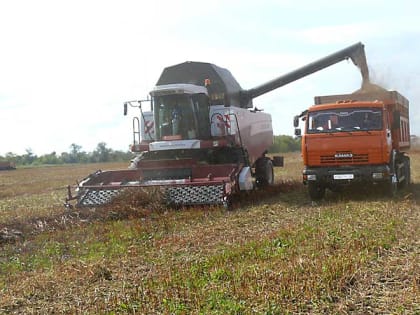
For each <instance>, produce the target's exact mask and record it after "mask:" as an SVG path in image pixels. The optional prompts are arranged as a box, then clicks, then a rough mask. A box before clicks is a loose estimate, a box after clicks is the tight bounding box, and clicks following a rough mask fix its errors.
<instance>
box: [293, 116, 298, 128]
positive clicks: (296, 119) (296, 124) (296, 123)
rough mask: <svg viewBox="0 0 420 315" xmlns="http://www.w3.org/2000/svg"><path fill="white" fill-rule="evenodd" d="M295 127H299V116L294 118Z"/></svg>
mask: <svg viewBox="0 0 420 315" xmlns="http://www.w3.org/2000/svg"><path fill="white" fill-rule="evenodd" d="M293 127H295V128H296V127H299V116H295V117H293Z"/></svg>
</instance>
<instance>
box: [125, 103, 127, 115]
mask: <svg viewBox="0 0 420 315" xmlns="http://www.w3.org/2000/svg"><path fill="white" fill-rule="evenodd" d="M124 116H127V103H124Z"/></svg>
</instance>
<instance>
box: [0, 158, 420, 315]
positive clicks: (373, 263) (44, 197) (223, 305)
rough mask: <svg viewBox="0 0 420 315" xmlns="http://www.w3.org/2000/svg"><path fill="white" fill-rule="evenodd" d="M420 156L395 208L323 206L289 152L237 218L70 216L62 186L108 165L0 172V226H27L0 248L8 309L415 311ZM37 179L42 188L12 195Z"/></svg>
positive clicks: (137, 207) (351, 198) (214, 214)
mask: <svg viewBox="0 0 420 315" xmlns="http://www.w3.org/2000/svg"><path fill="white" fill-rule="evenodd" d="M412 159H413V160H412V169H413V176H412V178H413V181H414V184H413V185H412V187H411V191H406V192H402V193H401V194H399V196H398V198H397V199H396V200H390V199H386V198H383V197H382V196H381V195H380V194H378V193H376V192H371V193H370V194H369V195H366V194H365V193H364V192H359V195H355V192H354V191H353V192H348V193H345V194H342V195H335V194H329V195H328V196H327V200H326V201H324V202H322V203H319V204H317V205H315V204H312V203H311V202H309V199H308V197H307V195H306V191H305V190H304V188H303V187H302V185H301V184H300V183H299V181H300V169H301V162H300V160H299V156H298V155H296V154H290V155H286V159H285V163H286V166H285V168H284V169H278V170H276V175H277V178H278V179H279V178H281V180H278V181H277V185H276V186H275V187H272V188H271V189H270V190H269V191H257V192H252V193H249V194H243V195H241V196H240V197H238V198H236V200H235V202H234V209H233V210H231V211H227V210H225V209H223V208H219V207H200V208H186V209H180V210H174V209H167V208H165V207H163V206H159V205H158V204H157V203H155V202H150V200H146V201H147V202H142V203H139V202H138V198H134V199H132V201H131V202H126V203H124V202H119V203H116V204H114V205H112V206H110V207H107V208H97V209H92V210H83V211H72V212H70V211H68V210H64V209H63V208H62V206H61V202H59V201H58V198H59V197H60V198H61V199H63V198H64V196H65V190H64V189H63V188H64V186H65V185H66V184H68V183H71V182H74V181H75V179H77V178H78V179H80V178H82V177H84V176H85V175H87V174H88V173H89V172H91V171H94V170H96V169H97V168H98V167H95V166H89V170H88V169H86V168H87V167H88V166H72V167H54V168H47V169H43V168H39V169H25V170H18V171H16V172H6V173H0V180H2V181H1V183H2V190H3V188H4V190H3V191H6V192H7V193H6V195H5V196H4V195H2V197H1V198H0V230H2V228H3V230H4V229H5V228H7V229H9V231H13V230H15V231H19V232H22V234H19V233H17V234H16V237H15V238H11V240H10V241H9V242H4V243H3V244H1V245H0V246H1V247H2V251H1V254H0V288H2V289H0V312H4V313H12V314H13V313H15V314H22V313H29V314H31V313H35V314H45V313H68V314H73V313H88V314H97V313H110V314H114V313H127V314H190V313H192V314H298V313H300V314H302V313H311V314H325V313H330V314H337V313H339V314H416V313H417V314H419V313H420V309H419V303H420V302H419V286H420V283H419V281H420V280H419V276H418V275H419V274H420V272H419V267H418V265H420V263H419V257H420V256H419V239H418V235H420V233H419V226H420V218H419V205H418V202H419V200H420V191H419V184H418V183H419V180H420V175H419V174H418V173H417V170H419V169H420V154H417V153H415V154H414V156H413V157H412ZM112 167H113V166H112ZM112 167H111V166H109V165H106V168H107V169H109V168H112ZM122 167H124V166H122ZM99 168H100V167H99ZM28 172H29V173H31V175H30V178H31V181H33V183H36V184H32V185H31V184H29V183H27V184H25V186H24V187H23V186H22V187H18V188H17V187H13V186H14V183H19V182H21V181H22V180H23V178H25V177H26V176H28V175H27V173H28ZM34 186H35V187H34ZM58 188H60V189H58ZM56 189H57V190H56ZM356 193H357V192H356ZM131 197H132V196H131ZM136 197H139V196H136ZM140 197H141V198H142V200H145V198H147V196H145V195H141V196H140ZM54 198H56V199H57V200H55V199H54ZM157 199H158V197H156V196H155V197H153V198H152V200H157Z"/></svg>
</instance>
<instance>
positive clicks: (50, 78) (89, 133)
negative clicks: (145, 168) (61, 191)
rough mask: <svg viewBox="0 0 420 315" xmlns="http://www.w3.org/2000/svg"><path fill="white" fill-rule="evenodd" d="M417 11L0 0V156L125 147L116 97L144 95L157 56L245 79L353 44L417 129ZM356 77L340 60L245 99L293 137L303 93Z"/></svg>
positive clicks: (303, 4) (355, 1)
mask: <svg viewBox="0 0 420 315" xmlns="http://www.w3.org/2000/svg"><path fill="white" fill-rule="evenodd" d="M419 11H420V3H419V2H418V1H414V0H413V1H411V0H401V1H398V2H397V1H383V0H380V1H379V0H378V1H377V0H370V1H366V0H352V1H339V0H337V1H329V0H328V1H326V0H318V1H312V0H308V1H299V0H293V1H292V0H291V1H289V0H283V1H282V0H278V1H274V0H269V1H264V0H263V1H247V0H241V1H236V0H233V1H221V0H220V1H219V0H213V1H207V2H203V1H193V0H191V1H190V0H179V1H163V0H154V1H130V0H119V1H117V0H115V1H108V0H100V1H99V0H83V1H82V0H72V1H64V0H37V1H30V0H27V1H26V0H15V1H5V0H0V155H5V154H7V153H8V152H13V153H15V154H25V153H26V152H28V150H30V151H31V152H33V153H34V154H37V155H43V154H49V153H52V152H56V153H57V154H60V153H61V152H69V151H70V146H71V144H77V145H80V146H81V147H82V151H86V152H91V151H93V150H94V149H95V148H96V146H97V144H98V143H100V142H105V143H106V144H107V147H109V148H112V149H114V150H123V151H126V150H128V148H129V144H130V143H131V141H132V121H131V119H132V117H131V116H130V115H128V116H124V115H123V103H124V102H125V101H127V100H137V99H145V98H147V96H148V93H149V92H150V91H151V90H152V89H153V87H154V85H155V84H156V82H157V80H158V78H159V76H160V73H161V72H162V70H163V69H164V68H165V67H167V66H171V65H175V64H178V63H182V62H185V61H202V62H210V63H213V64H216V65H218V66H220V67H223V68H226V69H228V70H229V71H230V72H231V73H232V74H233V76H234V77H235V78H236V80H237V81H238V82H239V84H240V85H241V87H242V88H244V89H250V88H253V87H255V86H258V85H260V84H262V83H264V82H267V81H269V80H271V79H273V78H276V77H278V76H281V75H284V74H286V73H288V72H290V71H292V70H294V69H297V68H299V67H302V66H304V65H306V64H308V63H310V62H312V61H315V60H318V59H320V58H322V57H324V56H326V55H329V54H331V53H333V52H336V51H338V50H341V49H343V48H345V47H348V46H350V45H352V44H355V43H357V42H362V43H363V44H364V46H365V51H366V56H367V60H368V65H369V70H370V74H371V80H372V81H373V82H374V83H376V84H379V85H381V86H382V87H384V88H387V89H391V90H398V91H399V92H400V93H401V94H403V95H404V96H406V97H407V98H408V99H409V101H410V121H411V125H410V129H411V133H412V134H415V135H420V88H419V86H420V58H419V57H418V56H419V53H420V21H419V17H418V12H419ZM360 86H361V75H360V72H359V71H358V69H357V68H356V67H355V66H354V65H353V63H352V62H351V61H342V62H340V63H338V64H335V65H332V66H330V67H329V68H327V69H324V70H321V71H319V72H317V73H315V74H312V75H310V76H307V77H305V78H303V79H300V80H298V81H296V82H293V83H290V84H288V85H286V86H283V87H280V88H278V89H276V90H274V91H272V92H270V93H267V94H265V95H263V96H260V97H257V98H255V99H254V105H256V106H257V107H258V108H262V109H264V111H265V112H267V113H270V114H271V115H272V120H273V130H274V134H276V135H282V134H284V135H293V131H294V129H293V116H295V115H296V114H299V113H300V112H302V111H303V110H305V109H306V108H307V107H309V106H310V105H312V104H313V98H314V96H316V95H328V94H345V93H351V92H354V91H356V90H358V89H359V88H360ZM134 113H135V112H134V111H131V114H134Z"/></svg>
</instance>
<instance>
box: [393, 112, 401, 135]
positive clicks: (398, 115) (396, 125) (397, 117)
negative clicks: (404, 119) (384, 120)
mask: <svg viewBox="0 0 420 315" xmlns="http://www.w3.org/2000/svg"><path fill="white" fill-rule="evenodd" d="M393 116H394V117H392V120H393V121H392V129H394V130H395V129H399V128H400V120H401V113H400V112H399V111H398V110H396V111H395V112H394V113H393Z"/></svg>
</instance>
